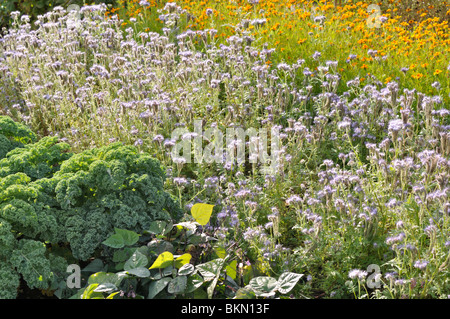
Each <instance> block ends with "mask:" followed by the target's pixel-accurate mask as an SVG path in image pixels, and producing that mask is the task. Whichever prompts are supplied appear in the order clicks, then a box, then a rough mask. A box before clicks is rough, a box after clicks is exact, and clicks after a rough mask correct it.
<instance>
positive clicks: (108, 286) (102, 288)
mask: <svg viewBox="0 0 450 319" xmlns="http://www.w3.org/2000/svg"><path fill="white" fill-rule="evenodd" d="M115 290H117V287H116V285H114V284H112V283H110V282H106V283H104V284H99V285H98V286H97V287H96V288H95V289H94V291H95V292H111V291H115Z"/></svg>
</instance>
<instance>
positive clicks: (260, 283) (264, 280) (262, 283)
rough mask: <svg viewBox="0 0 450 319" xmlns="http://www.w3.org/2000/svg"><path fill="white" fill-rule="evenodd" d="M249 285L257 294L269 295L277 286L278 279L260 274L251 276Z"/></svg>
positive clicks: (273, 292)
mask: <svg viewBox="0 0 450 319" xmlns="http://www.w3.org/2000/svg"><path fill="white" fill-rule="evenodd" d="M249 286H250V288H252V289H253V291H254V292H255V294H256V295H257V296H263V297H269V296H272V295H274V294H275V291H276V290H277V288H278V281H277V280H276V279H275V278H272V277H267V276H260V277H255V278H252V279H251V280H250V282H249Z"/></svg>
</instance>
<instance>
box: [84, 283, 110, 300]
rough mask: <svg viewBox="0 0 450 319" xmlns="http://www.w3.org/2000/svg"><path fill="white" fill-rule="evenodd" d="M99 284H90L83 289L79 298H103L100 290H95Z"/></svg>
mask: <svg viewBox="0 0 450 319" xmlns="http://www.w3.org/2000/svg"><path fill="white" fill-rule="evenodd" d="M98 286H99V284H91V285H89V286H87V287H86V289H84V291H83V293H82V294H81V296H80V299H104V297H103V294H102V293H101V292H97V291H95V289H96V288H97V287H98Z"/></svg>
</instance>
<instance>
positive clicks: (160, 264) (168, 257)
mask: <svg viewBox="0 0 450 319" xmlns="http://www.w3.org/2000/svg"><path fill="white" fill-rule="evenodd" d="M172 264H173V254H172V253H170V252H168V251H165V252H163V253H162V254H160V255H159V256H158V258H156V260H155V262H154V263H153V265H152V266H151V267H150V268H149V269H154V268H166V267H168V266H170V265H172Z"/></svg>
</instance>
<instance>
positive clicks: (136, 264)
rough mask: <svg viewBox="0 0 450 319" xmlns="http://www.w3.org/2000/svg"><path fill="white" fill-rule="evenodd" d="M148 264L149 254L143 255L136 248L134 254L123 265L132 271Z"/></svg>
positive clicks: (125, 268)
mask: <svg viewBox="0 0 450 319" xmlns="http://www.w3.org/2000/svg"><path fill="white" fill-rule="evenodd" d="M147 264H148V259H147V256H145V255H143V254H142V253H141V252H139V251H138V250H136V251H135V252H134V254H133V255H132V256H131V257H130V259H128V260H127V262H126V263H125V265H123V269H124V270H126V271H128V272H129V271H130V270H132V269H135V268H142V267H146V266H147Z"/></svg>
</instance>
